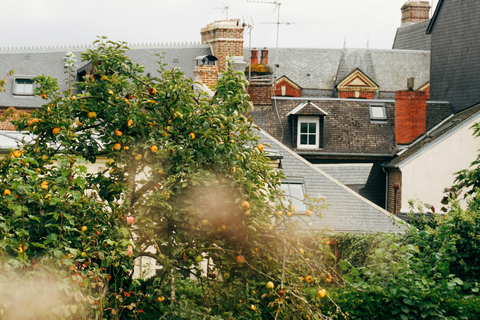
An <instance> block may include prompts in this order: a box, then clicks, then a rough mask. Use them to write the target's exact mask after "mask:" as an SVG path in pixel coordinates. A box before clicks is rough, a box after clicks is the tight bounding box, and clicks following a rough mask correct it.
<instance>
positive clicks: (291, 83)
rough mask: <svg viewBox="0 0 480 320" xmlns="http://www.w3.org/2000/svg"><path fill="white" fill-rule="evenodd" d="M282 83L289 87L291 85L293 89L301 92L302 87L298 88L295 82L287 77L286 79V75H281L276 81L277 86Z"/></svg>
mask: <svg viewBox="0 0 480 320" xmlns="http://www.w3.org/2000/svg"><path fill="white" fill-rule="evenodd" d="M282 82H286V83H288V84H289V85H291V86H292V87H293V88H295V89H297V90H301V89H302V87H300V86H299V85H298V84H296V83H295V82H293V81H292V80H291V79H290V78H289V77H287V76H286V75H283V76H281V77H280V78H278V79H277V81H276V84H277V85H279V84H280V83H282Z"/></svg>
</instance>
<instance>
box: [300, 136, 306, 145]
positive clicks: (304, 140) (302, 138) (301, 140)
mask: <svg viewBox="0 0 480 320" xmlns="http://www.w3.org/2000/svg"><path fill="white" fill-rule="evenodd" d="M300 144H307V135H306V134H302V135H301V136H300Z"/></svg>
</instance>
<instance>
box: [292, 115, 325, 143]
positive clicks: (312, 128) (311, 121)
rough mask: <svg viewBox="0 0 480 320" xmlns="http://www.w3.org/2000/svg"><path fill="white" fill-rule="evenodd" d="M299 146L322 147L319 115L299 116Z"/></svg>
mask: <svg viewBox="0 0 480 320" xmlns="http://www.w3.org/2000/svg"><path fill="white" fill-rule="evenodd" d="M297 148H299V149H305V148H307V149H312V148H313V149H318V148H320V119H319V117H298V133H297Z"/></svg>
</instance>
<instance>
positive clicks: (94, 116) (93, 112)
mask: <svg viewBox="0 0 480 320" xmlns="http://www.w3.org/2000/svg"><path fill="white" fill-rule="evenodd" d="M88 117H89V118H90V119H95V118H96V117H97V113H96V112H95V111H90V112H89V113H88Z"/></svg>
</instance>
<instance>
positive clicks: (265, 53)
mask: <svg viewBox="0 0 480 320" xmlns="http://www.w3.org/2000/svg"><path fill="white" fill-rule="evenodd" d="M260 64H264V65H267V64H268V50H267V48H263V49H262V57H261V59H260Z"/></svg>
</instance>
